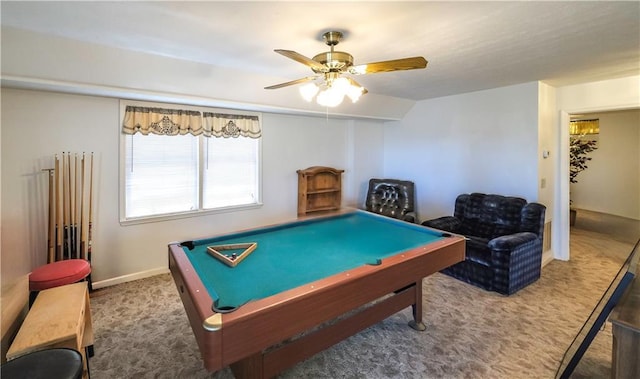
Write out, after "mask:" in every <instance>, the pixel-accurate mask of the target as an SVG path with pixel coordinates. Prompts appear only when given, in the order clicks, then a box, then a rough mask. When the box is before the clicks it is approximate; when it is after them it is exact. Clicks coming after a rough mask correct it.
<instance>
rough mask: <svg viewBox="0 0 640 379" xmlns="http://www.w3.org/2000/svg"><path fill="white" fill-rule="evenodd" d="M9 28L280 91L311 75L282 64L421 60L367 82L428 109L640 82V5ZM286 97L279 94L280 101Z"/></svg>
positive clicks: (63, 11)
mask: <svg viewBox="0 0 640 379" xmlns="http://www.w3.org/2000/svg"><path fill="white" fill-rule="evenodd" d="M0 12H1V20H2V26H3V27H5V26H9V27H12V28H16V29H25V30H30V31H35V32H41V33H46V34H51V35H55V36H60V37H66V38H69V39H77V40H81V41H85V42H91V43H95V44H101V45H107V46H111V47H119V48H122V49H130V50H134V51H140V52H146V53H151V54H158V55H161V56H168V57H173V58H178V59H182V60H190V61H196V62H199V63H205V64H209V65H212V66H213V67H221V68H232V69H234V72H241V73H242V72H246V73H247V74H251V75H252V76H253V77H260V76H264V77H265V78H269V81H268V82H267V81H265V82H257V83H256V88H257V89H259V90H262V88H263V87H265V86H267V85H272V84H277V83H278V81H276V82H273V79H274V78H280V79H281V80H280V81H281V82H285V81H289V80H294V79H298V78H301V77H305V76H308V75H310V74H312V72H311V70H310V69H309V68H308V67H306V66H304V65H302V64H300V63H297V62H295V61H293V60H290V59H287V58H285V57H283V56H281V55H279V54H276V53H274V52H273V50H274V49H288V50H294V51H296V52H298V53H300V54H303V55H305V56H307V57H313V56H314V55H315V54H317V53H320V52H322V51H326V50H328V49H327V46H326V45H324V43H323V42H322V37H321V35H322V33H323V32H325V31H328V30H339V31H342V32H343V33H344V34H345V38H344V39H343V41H342V42H341V43H340V44H339V45H338V47H337V50H341V51H347V52H349V53H350V54H352V55H353V56H354V60H355V62H354V63H355V64H362V63H368V62H375V61H382V60H389V59H396V58H404V57H410V56H416V55H421V56H424V57H425V58H426V59H427V60H428V61H429V65H428V67H427V69H426V70H414V71H400V72H392V73H379V74H373V75H365V76H360V77H358V82H360V83H361V84H362V85H363V86H364V87H366V88H367V89H368V90H369V92H370V93H376V94H380V95H385V96H393V97H398V98H404V99H411V100H422V99H428V98H434V97H440V96H446V95H452V94H457V93H465V92H471V91H476V90H482V89H488V88H496V87H502V86H507V85H512V84H517V83H525V82H531V81H538V80H540V81H544V82H546V83H548V84H550V85H553V86H562V85H570V84H576V83H583V82H590V81H598V80H605V79H613V78H618V77H624V76H632V75H639V74H640V2H637V1H630V2H609V1H597V2H596V1H592V2H575V1H563V2H521V1H517V2H369V1H356V2H332V1H323V2H155V1H154V2H75V1H73V2H10V1H4V0H3V1H2V2H1V4H0ZM274 91H278V90H274Z"/></svg>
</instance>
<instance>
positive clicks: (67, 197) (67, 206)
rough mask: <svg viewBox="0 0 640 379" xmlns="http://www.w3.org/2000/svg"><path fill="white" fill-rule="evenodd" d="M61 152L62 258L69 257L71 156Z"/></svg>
mask: <svg viewBox="0 0 640 379" xmlns="http://www.w3.org/2000/svg"><path fill="white" fill-rule="evenodd" d="M62 154H63V157H64V159H63V161H62V162H63V164H64V175H65V177H64V188H63V190H64V203H63V204H64V205H63V208H64V231H65V241H64V242H65V243H64V244H63V254H62V255H63V259H69V258H70V255H71V254H70V251H71V246H70V243H71V230H70V229H71V228H70V225H71V189H70V188H69V187H70V186H71V157H70V155H71V154H70V153H68V152H67V153H66V154H65V153H62Z"/></svg>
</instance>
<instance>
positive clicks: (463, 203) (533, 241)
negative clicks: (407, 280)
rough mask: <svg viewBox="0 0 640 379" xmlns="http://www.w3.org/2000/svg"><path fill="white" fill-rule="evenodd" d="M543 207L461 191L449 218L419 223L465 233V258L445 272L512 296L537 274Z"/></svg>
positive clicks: (519, 199)
mask: <svg viewBox="0 0 640 379" xmlns="http://www.w3.org/2000/svg"><path fill="white" fill-rule="evenodd" d="M545 211H546V207H545V206H544V205H542V204H538V203H527V201H526V200H524V199H521V198H518V197H506V196H500V195H486V194H481V193H472V194H463V195H460V196H458V198H457V199H456V205H455V211H454V215H453V217H452V216H446V217H440V218H437V219H433V220H428V221H424V222H423V223H422V225H425V226H428V227H432V228H435V229H440V230H445V231H448V232H452V233H457V234H462V235H464V236H466V237H467V248H466V259H465V260H464V261H462V262H459V263H457V264H455V265H453V266H451V267H448V268H446V269H444V270H443V271H442V272H443V273H445V274H447V275H450V276H453V277H454V278H457V279H460V280H462V281H465V282H467V283H470V284H473V285H475V286H478V287H480V288H484V289H486V290H490V291H496V292H499V293H501V294H504V295H511V294H513V293H515V292H516V291H518V290H520V289H522V288H524V287H526V286H527V285H529V284H531V283H533V282H535V281H536V280H538V278H540V269H541V265H542V237H543V230H544V214H545Z"/></svg>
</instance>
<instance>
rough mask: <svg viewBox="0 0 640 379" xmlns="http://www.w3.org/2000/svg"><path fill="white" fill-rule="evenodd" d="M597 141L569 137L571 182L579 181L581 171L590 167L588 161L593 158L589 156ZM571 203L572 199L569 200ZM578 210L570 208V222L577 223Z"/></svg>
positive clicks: (595, 147)
mask: <svg viewBox="0 0 640 379" xmlns="http://www.w3.org/2000/svg"><path fill="white" fill-rule="evenodd" d="M597 148H598V147H597V146H596V141H593V140H586V139H582V138H579V137H573V136H572V137H570V139H569V181H570V182H571V183H578V180H577V179H576V177H577V176H578V174H579V173H581V172H582V171H584V170H586V169H587V168H588V166H587V162H588V161H590V160H591V157H589V156H587V154H589V153H590V152H592V151H594V150H596V149H597ZM569 204H571V200H569ZM576 215H577V212H576V210H575V209H573V208H570V214H569V224H570V225H574V224H575V223H576Z"/></svg>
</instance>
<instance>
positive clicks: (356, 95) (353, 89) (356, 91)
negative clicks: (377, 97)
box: [347, 84, 364, 103]
mask: <svg viewBox="0 0 640 379" xmlns="http://www.w3.org/2000/svg"><path fill="white" fill-rule="evenodd" d="M363 94H364V88H362V87H358V86H354V85H352V84H351V85H349V89H348V91H347V96H349V99H351V102H352V103H355V102H357V101H358V100H359V99H360V96H362V95H363Z"/></svg>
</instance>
